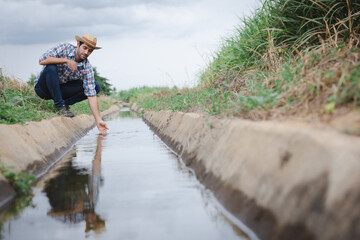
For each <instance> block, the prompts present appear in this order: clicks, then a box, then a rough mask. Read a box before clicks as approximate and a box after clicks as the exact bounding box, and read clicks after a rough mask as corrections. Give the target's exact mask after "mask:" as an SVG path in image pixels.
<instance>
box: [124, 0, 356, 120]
mask: <svg viewBox="0 0 360 240" xmlns="http://www.w3.org/2000/svg"><path fill="white" fill-rule="evenodd" d="M359 35H360V4H359V3H357V2H356V1H350V0H310V1H309V0H276V1H264V2H263V5H262V7H261V8H260V9H258V10H256V11H255V12H254V14H253V15H252V16H251V17H247V18H244V19H242V21H241V24H240V25H239V26H238V27H237V28H236V29H235V30H234V33H233V35H232V36H230V37H228V38H226V39H224V40H223V43H222V46H221V48H220V50H219V51H218V52H216V53H215V54H214V56H213V58H212V60H211V62H210V63H209V64H208V66H207V68H206V69H205V70H204V71H203V72H202V73H201V76H200V79H199V83H198V86H197V87H195V88H192V89H177V88H173V89H169V88H161V89H159V88H155V89H153V91H152V93H149V92H150V91H149V89H148V90H147V91H146V92H145V93H143V94H139V93H141V92H142V88H135V89H130V90H129V91H128V93H125V92H123V93H121V94H120V97H122V99H123V100H126V98H123V96H126V95H127V94H128V95H132V96H133V98H132V99H131V100H130V101H136V102H137V104H138V105H139V106H140V107H142V108H145V109H153V110H160V109H169V110H173V111H204V112H207V113H210V114H225V115H228V116H241V117H243V118H251V119H267V118H276V117H281V116H289V115H292V116H299V117H303V116H307V115H308V114H331V113H334V112H335V111H336V110H337V109H338V108H343V107H349V108H359V106H360V102H359V98H360V61H359V59H360V49H359V42H360V37H359ZM131 92H132V93H131ZM135 92H138V93H135ZM130 93H131V94H130Z"/></svg>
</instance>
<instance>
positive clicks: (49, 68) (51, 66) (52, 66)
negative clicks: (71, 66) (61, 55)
mask: <svg viewBox="0 0 360 240" xmlns="http://www.w3.org/2000/svg"><path fill="white" fill-rule="evenodd" d="M44 71H46V72H55V73H57V67H56V65H55V64H49V65H46V67H45V69H44Z"/></svg>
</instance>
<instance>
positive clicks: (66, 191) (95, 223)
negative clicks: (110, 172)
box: [44, 134, 105, 233]
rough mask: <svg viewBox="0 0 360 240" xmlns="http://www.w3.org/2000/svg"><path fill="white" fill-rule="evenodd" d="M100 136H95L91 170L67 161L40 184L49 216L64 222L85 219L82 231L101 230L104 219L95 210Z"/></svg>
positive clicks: (97, 192)
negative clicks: (95, 143)
mask: <svg viewBox="0 0 360 240" xmlns="http://www.w3.org/2000/svg"><path fill="white" fill-rule="evenodd" d="M103 138H104V136H103V135H101V134H100V135H99V136H98V138H97V148H96V152H95V156H94V159H93V161H92V169H91V174H89V173H88V169H86V168H79V167H76V166H73V162H72V161H69V162H68V163H67V164H66V165H65V166H64V167H63V168H62V169H61V170H59V171H60V174H59V175H58V176H56V177H55V178H52V179H51V180H49V181H48V182H47V183H46V185H45V188H44V192H45V193H46V195H47V197H48V199H49V202H50V205H51V210H50V211H49V212H48V216H51V217H53V218H55V219H57V220H60V221H62V222H64V223H79V222H82V221H85V222H86V227H85V232H89V231H91V230H93V231H94V232H95V233H101V232H102V231H103V230H104V229H105V221H104V220H103V219H101V217H100V216H99V215H98V214H96V212H95V205H96V202H97V200H98V198H99V188H100V184H101V183H102V179H101V149H102V145H101V144H102V140H103Z"/></svg>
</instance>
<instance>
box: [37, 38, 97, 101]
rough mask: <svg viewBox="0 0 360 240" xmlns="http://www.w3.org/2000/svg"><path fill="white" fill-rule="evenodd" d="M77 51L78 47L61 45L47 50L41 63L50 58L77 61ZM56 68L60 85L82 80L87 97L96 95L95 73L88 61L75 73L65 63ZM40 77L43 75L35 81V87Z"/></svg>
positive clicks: (81, 63) (78, 66)
mask: <svg viewBox="0 0 360 240" xmlns="http://www.w3.org/2000/svg"><path fill="white" fill-rule="evenodd" d="M75 50H76V46H74V45H72V44H70V43H61V44H59V45H57V46H56V47H54V48H51V49H49V50H47V51H46V52H45V53H44V54H43V55H42V56H41V57H40V59H39V62H41V61H43V60H45V59H47V58H48V57H56V58H67V59H70V60H72V61H75ZM56 66H57V72H58V75H59V81H60V84H63V83H67V82H69V81H73V80H79V79H80V80H82V81H83V86H84V93H85V95H86V96H88V97H91V96H95V95H96V90H95V78H94V72H93V69H92V67H91V64H90V62H89V60H88V59H85V60H84V61H82V62H79V63H77V70H76V71H75V72H74V73H72V72H71V68H70V67H69V66H68V65H67V64H65V63H63V64H57V65H56ZM44 68H45V66H44ZM44 68H43V69H44ZM40 75H41V73H40V74H39V75H38V76H37V78H36V79H35V85H36V83H37V82H38V80H39V77H40Z"/></svg>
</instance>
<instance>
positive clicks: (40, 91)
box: [35, 65, 100, 107]
mask: <svg viewBox="0 0 360 240" xmlns="http://www.w3.org/2000/svg"><path fill="white" fill-rule="evenodd" d="M95 90H96V93H99V92H100V84H99V83H98V82H95ZM35 92H36V94H37V95H38V96H39V97H40V98H42V99H53V100H54V105H55V106H56V107H61V106H64V105H73V104H75V103H77V102H81V101H83V100H85V99H87V96H86V95H85V93H84V87H83V81H82V80H74V81H70V82H67V83H64V84H60V82H59V75H58V73H57V68H56V65H47V66H46V67H45V68H44V70H43V71H42V73H41V75H40V77H39V80H38V82H37V83H36V85H35Z"/></svg>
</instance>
